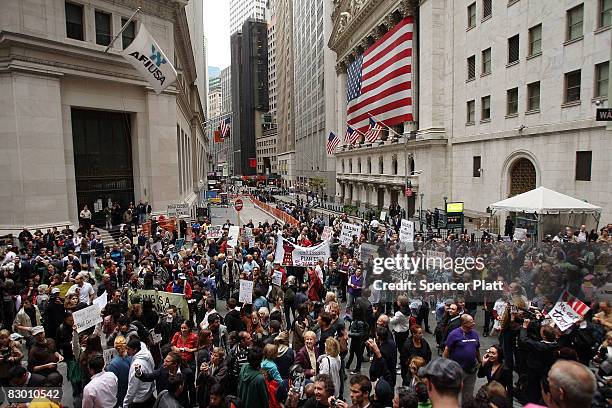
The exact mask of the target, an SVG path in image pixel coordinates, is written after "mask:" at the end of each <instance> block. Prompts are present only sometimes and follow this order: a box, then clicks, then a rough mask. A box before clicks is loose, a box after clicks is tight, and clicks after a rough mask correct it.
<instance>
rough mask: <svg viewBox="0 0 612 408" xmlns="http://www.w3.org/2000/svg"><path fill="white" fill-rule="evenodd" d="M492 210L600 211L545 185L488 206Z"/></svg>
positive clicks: (598, 212)
mask: <svg viewBox="0 0 612 408" xmlns="http://www.w3.org/2000/svg"><path fill="white" fill-rule="evenodd" d="M489 207H490V208H491V211H492V212H496V211H512V212H523V213H528V214H593V215H596V218H597V219H599V217H598V216H597V215H598V214H600V213H601V207H598V206H596V205H593V204H589V203H587V202H584V201H582V200H578V199H577V198H574V197H570V196H568V195H565V194H561V193H559V192H556V191H554V190H550V189H548V188H546V187H538V188H536V189H534V190H531V191H527V192H526V193H523V194H519V195H517V196H514V197H510V198H507V199H505V200H502V201H498V202H496V203H493V204H491V205H490V206H489Z"/></svg>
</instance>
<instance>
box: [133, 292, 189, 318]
mask: <svg viewBox="0 0 612 408" xmlns="http://www.w3.org/2000/svg"><path fill="white" fill-rule="evenodd" d="M134 296H138V297H140V298H141V301H145V300H150V301H151V302H153V308H154V309H155V311H156V312H157V313H158V314H160V315H163V314H165V313H166V310H167V309H168V308H169V307H170V306H176V310H177V315H178V316H182V317H183V319H189V309H188V306H187V300H186V299H185V295H183V294H182V293H169V292H163V291H158V290H144V289H137V290H135V291H131V292H130V295H129V296H128V306H129V307H131V301H132V297H134Z"/></svg>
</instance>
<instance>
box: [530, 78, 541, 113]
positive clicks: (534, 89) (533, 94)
mask: <svg viewBox="0 0 612 408" xmlns="http://www.w3.org/2000/svg"><path fill="white" fill-rule="evenodd" d="M535 110H540V82H539V81H538V82H533V83H531V84H528V85H527V111H535Z"/></svg>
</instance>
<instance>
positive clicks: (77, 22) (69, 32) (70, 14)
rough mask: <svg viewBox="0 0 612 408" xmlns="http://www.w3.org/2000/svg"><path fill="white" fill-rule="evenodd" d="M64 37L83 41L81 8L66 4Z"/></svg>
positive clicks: (77, 5) (76, 5)
mask: <svg viewBox="0 0 612 408" xmlns="http://www.w3.org/2000/svg"><path fill="white" fill-rule="evenodd" d="M65 7H66V37H68V38H72V39H74V40H80V41H83V40H84V39H85V37H84V35H83V6H81V5H79V4H74V3H66V5H65Z"/></svg>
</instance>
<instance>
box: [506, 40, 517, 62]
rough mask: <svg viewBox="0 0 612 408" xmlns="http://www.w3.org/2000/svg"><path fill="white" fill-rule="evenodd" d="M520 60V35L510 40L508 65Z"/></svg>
mask: <svg viewBox="0 0 612 408" xmlns="http://www.w3.org/2000/svg"><path fill="white" fill-rule="evenodd" d="M518 60H519V35H518V34H517V35H515V36H514V37H510V38H508V64H512V63H514V62H518Z"/></svg>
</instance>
